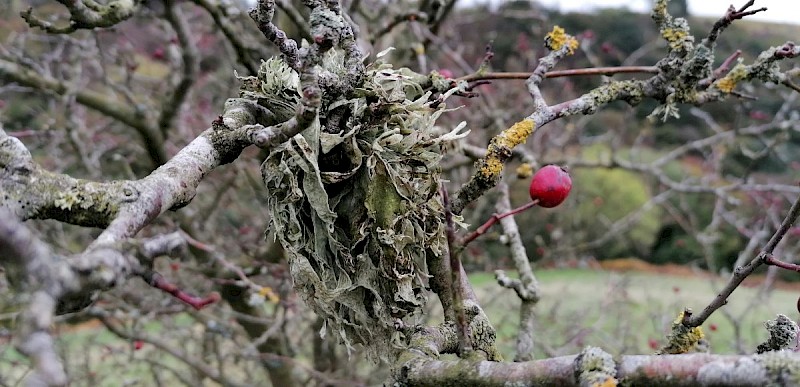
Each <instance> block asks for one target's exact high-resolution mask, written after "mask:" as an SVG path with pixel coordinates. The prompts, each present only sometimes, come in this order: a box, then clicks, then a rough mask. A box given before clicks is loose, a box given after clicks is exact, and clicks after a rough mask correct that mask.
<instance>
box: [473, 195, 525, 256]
mask: <svg viewBox="0 0 800 387" xmlns="http://www.w3.org/2000/svg"><path fill="white" fill-rule="evenodd" d="M537 204H539V199H536V200H533V201H531V202H529V203H527V204H525V205H522V206H520V207H517V208H515V209H513V210H511V211H509V212H506V213H503V214H493V215H492V217H491V218H489V220H487V221H486V223H484V224H482V225H481V226H480V227H478V229H477V230H475V231H473V232H471V233H470V234H469V235H467V236H466V237H464V240H463V242H461V244H462V245H464V246H466V245H467V244H468V243H470V242H472V241H474V240H475V238H477V237H479V236H481V235H483V234H485V233H486V231H488V230H489V228H491V227H492V226H494V224H495V223H497V222H498V221H499V220H500V219H503V218H505V217H507V216H511V215H515V214H519V213H520V212H522V211H525V210H527V209H529V208H531V207H533V206H535V205H537Z"/></svg>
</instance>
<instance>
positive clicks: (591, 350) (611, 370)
mask: <svg viewBox="0 0 800 387" xmlns="http://www.w3.org/2000/svg"><path fill="white" fill-rule="evenodd" d="M616 373H617V369H616V364H615V363H614V359H613V358H612V357H611V355H610V354H608V353H607V352H605V351H603V350H602V349H600V348H597V347H591V346H589V347H586V348H584V349H583V351H581V353H580V354H579V355H578V356H577V357H576V358H575V376H576V377H577V379H578V381H579V383H580V385H581V386H593V387H614V386H616V385H617V384H618V381H617V379H616V378H615V375H616Z"/></svg>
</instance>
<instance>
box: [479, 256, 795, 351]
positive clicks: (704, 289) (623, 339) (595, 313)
mask: <svg viewBox="0 0 800 387" xmlns="http://www.w3.org/2000/svg"><path fill="white" fill-rule="evenodd" d="M536 274H537V279H538V280H539V283H540V288H541V301H540V302H539V304H538V305H537V307H536V316H537V318H536V320H537V321H536V330H537V332H538V335H537V337H538V338H539V342H538V343H537V344H538V345H537V353H536V355H537V357H543V356H554V355H564V354H570V353H576V352H578V351H580V350H581V348H583V347H584V346H586V345H595V346H600V347H603V348H604V349H605V350H607V351H609V352H611V353H613V354H622V353H627V354H632V353H652V352H653V349H652V348H651V347H650V344H651V343H650V341H651V340H655V341H656V342H657V343H658V344H659V345H661V344H663V343H664V337H665V333H666V332H667V331H668V329H669V326H670V324H671V322H672V321H673V320H674V319H675V318H676V317H677V315H678V313H680V312H681V311H682V310H683V308H685V307H690V308H692V309H693V310H695V311H698V312H699V311H700V310H702V309H703V308H704V307H705V305H707V304H708V303H709V302H710V301H711V300H712V299H713V297H714V296H715V295H716V294H717V291H716V289H720V288H721V287H722V286H723V285H724V283H725V282H724V280H722V279H716V280H711V279H703V278H698V277H689V278H687V277H677V276H666V275H658V274H650V273H635V272H629V273H615V272H604V271H594V270H577V269H559V270H544V271H539V272H537V273H536ZM471 278H472V279H473V281H474V283H475V284H476V287H477V288H478V289H480V292H479V293H480V295H479V297H481V301H482V305H484V308H485V309H486V311H487V314H488V315H489V316H490V318H491V319H492V323H493V324H494V325H495V327H496V328H497V330H498V336H499V341H500V345H501V350H502V351H503V353H504V355H506V356H507V357H512V356H513V348H514V339H515V336H514V335H515V332H516V328H517V324H518V321H519V319H518V316H517V315H516V309H517V306H518V305H519V301H518V300H517V299H516V295H515V294H514V292H513V291H511V290H504V289H498V287H497V286H496V285H495V286H493V278H492V276H491V275H489V274H480V275H474V276H472V277H471ZM797 297H798V295H797V294H795V293H792V292H788V291H780V290H775V291H771V292H760V291H759V289H758V288H744V287H742V288H739V289H737V290H736V291H735V292H734V293H733V295H732V296H731V298H730V299H729V303H728V305H726V306H725V307H723V309H721V310H719V311H717V313H715V314H714V315H713V316H712V317H711V318H710V319H709V320H708V321H707V322H706V324H705V325H704V330H705V333H706V336H707V338H708V340H709V342H710V343H711V348H712V352H714V353H752V352H754V350H755V347H756V345H758V343H760V342H762V341H764V340H766V338H767V335H766V330H765V329H764V328H763V323H764V321H766V320H768V319H773V318H775V315H776V314H778V313H783V314H786V315H788V316H789V317H790V318H796V317H797V316H796V314H797V311H796V306H795V305H796V302H797ZM712 324H713V326H714V327H715V328H716V329H715V330H714V329H712Z"/></svg>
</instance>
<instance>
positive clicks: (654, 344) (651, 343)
mask: <svg viewBox="0 0 800 387" xmlns="http://www.w3.org/2000/svg"><path fill="white" fill-rule="evenodd" d="M647 345H648V346H650V349H658V341H656V339H649V340H647Z"/></svg>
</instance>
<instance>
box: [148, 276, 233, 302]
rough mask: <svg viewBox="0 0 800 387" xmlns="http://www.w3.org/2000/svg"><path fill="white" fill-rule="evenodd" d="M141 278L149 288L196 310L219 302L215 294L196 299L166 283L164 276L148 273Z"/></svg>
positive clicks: (217, 295)
mask: <svg viewBox="0 0 800 387" xmlns="http://www.w3.org/2000/svg"><path fill="white" fill-rule="evenodd" d="M141 277H142V279H144V280H145V282H147V283H148V284H149V285H150V286H152V287H154V288H156V289H161V290H162V291H164V292H166V293H169V294H170V295H172V296H173V297H175V298H177V299H179V300H181V301H182V302H183V303H185V304H187V305H189V306H191V307H192V308H195V309H197V310H200V309H203V308H205V307H206V306H208V305H211V304H213V303H215V302H217V301H219V300H220V295H219V293H217V292H212V293H211V294H209V295H208V296H206V297H197V296H193V295H191V294H189V293H186V292H184V291H183V290H181V289H180V288H178V286H177V285H175V284H173V283H171V282H169V281H167V279H166V278H164V276H162V275H161V274H159V273H156V272H154V271H148V272H146V273H143V274H142V275H141Z"/></svg>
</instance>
